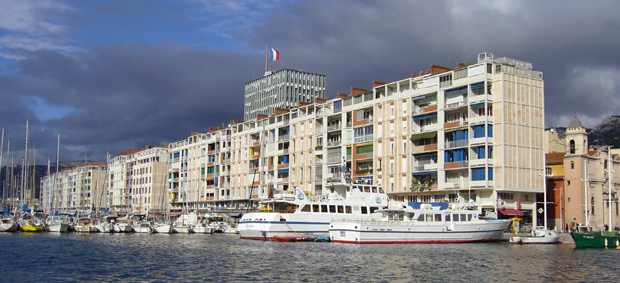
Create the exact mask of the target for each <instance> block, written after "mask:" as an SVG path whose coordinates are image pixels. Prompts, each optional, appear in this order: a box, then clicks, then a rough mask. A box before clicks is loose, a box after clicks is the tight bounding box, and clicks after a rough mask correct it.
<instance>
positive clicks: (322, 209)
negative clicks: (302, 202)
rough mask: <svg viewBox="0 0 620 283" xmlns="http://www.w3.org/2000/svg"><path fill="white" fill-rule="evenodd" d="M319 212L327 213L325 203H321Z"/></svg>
mask: <svg viewBox="0 0 620 283" xmlns="http://www.w3.org/2000/svg"><path fill="white" fill-rule="evenodd" d="M321 212H323V213H327V212H328V211H327V204H321Z"/></svg>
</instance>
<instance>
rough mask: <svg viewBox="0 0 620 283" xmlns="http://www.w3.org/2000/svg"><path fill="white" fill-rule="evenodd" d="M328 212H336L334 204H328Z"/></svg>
mask: <svg viewBox="0 0 620 283" xmlns="http://www.w3.org/2000/svg"><path fill="white" fill-rule="evenodd" d="M329 212H331V213H336V206H335V205H330V206H329Z"/></svg>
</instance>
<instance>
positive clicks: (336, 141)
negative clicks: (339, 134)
mask: <svg viewBox="0 0 620 283" xmlns="http://www.w3.org/2000/svg"><path fill="white" fill-rule="evenodd" d="M340 144H341V142H340V140H331V141H329V140H328V141H327V147H333V146H339V145H340Z"/></svg>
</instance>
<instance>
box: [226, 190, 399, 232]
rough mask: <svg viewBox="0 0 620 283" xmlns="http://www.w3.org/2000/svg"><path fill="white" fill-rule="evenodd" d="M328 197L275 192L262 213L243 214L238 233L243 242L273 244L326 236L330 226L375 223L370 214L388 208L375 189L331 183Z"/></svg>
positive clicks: (376, 217)
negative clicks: (363, 221) (280, 239)
mask: <svg viewBox="0 0 620 283" xmlns="http://www.w3.org/2000/svg"><path fill="white" fill-rule="evenodd" d="M326 189H327V191H328V192H329V194H328V195H323V196H312V195H310V194H309V193H305V192H304V191H302V190H301V189H300V188H294V189H293V190H291V191H290V192H285V191H276V192H275V193H274V195H273V197H272V198H271V199H267V200H265V201H263V202H261V204H262V206H263V207H262V208H261V210H263V211H264V212H256V213H246V214H244V215H243V216H242V217H241V219H240V220H239V224H238V226H237V231H238V232H239V236H240V237H241V238H242V239H256V240H275V238H274V236H278V237H299V236H303V235H323V234H326V233H328V231H329V225H330V223H332V222H334V221H339V220H349V219H378V218H379V217H380V215H378V214H373V212H375V211H376V210H378V209H381V208H385V207H387V205H388V200H389V198H388V195H387V194H386V193H385V191H384V190H383V189H382V188H381V187H379V186H375V185H366V184H351V183H340V182H339V183H330V184H328V185H327V186H326Z"/></svg>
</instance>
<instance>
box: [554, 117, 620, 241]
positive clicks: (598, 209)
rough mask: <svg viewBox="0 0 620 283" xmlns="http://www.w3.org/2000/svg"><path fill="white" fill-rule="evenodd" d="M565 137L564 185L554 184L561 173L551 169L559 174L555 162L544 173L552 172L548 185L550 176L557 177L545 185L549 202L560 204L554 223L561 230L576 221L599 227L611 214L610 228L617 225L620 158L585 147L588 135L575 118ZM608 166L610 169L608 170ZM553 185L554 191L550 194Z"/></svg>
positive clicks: (619, 215)
mask: <svg viewBox="0 0 620 283" xmlns="http://www.w3.org/2000/svg"><path fill="white" fill-rule="evenodd" d="M565 140H566V151H565V152H564V156H563V157H562V171H563V175H564V178H563V180H561V181H563V184H562V186H563V187H561V186H559V185H558V184H557V183H558V182H559V181H560V180H559V176H560V175H559V174H557V175H556V174H555V173H554V169H555V172H558V173H559V168H554V167H558V165H557V163H558V162H554V164H548V165H547V168H548V169H547V173H549V171H551V176H548V181H547V184H549V183H550V182H549V178H550V177H551V178H554V177H555V178H556V180H555V181H554V183H555V184H553V185H552V186H553V187H551V186H549V185H548V187H547V192H548V194H552V196H553V199H552V200H550V201H553V202H554V204H555V205H556V207H557V205H559V206H560V209H559V211H558V209H556V211H555V212H556V213H558V214H556V215H554V219H555V221H554V223H556V225H557V226H559V227H562V228H564V229H570V228H572V227H574V225H579V224H580V225H588V226H595V227H599V228H602V227H603V225H609V222H610V221H609V220H610V217H611V219H612V227H611V228H615V227H620V221H619V220H620V214H619V210H618V188H620V161H618V160H615V157H614V155H613V154H611V152H610V149H609V147H606V146H603V147H600V148H598V149H597V150H588V148H589V147H588V134H587V133H586V128H585V127H584V126H583V125H582V124H581V122H580V121H579V120H578V119H577V117H575V119H573V120H572V121H571V123H570V125H569V126H568V128H567V132H566V137H565ZM616 157H617V156H616ZM555 159H556V160H557V158H555ZM609 168H611V169H612V170H611V173H609V172H610V170H609ZM609 174H611V176H610V175H609ZM554 188H555V189H556V190H555V191H553V193H552V191H551V190H552V189H554ZM557 188H561V189H560V190H557ZM610 191H611V194H610ZM610 195H611V201H610V198H609V197H610ZM558 218H559V219H558Z"/></svg>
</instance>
